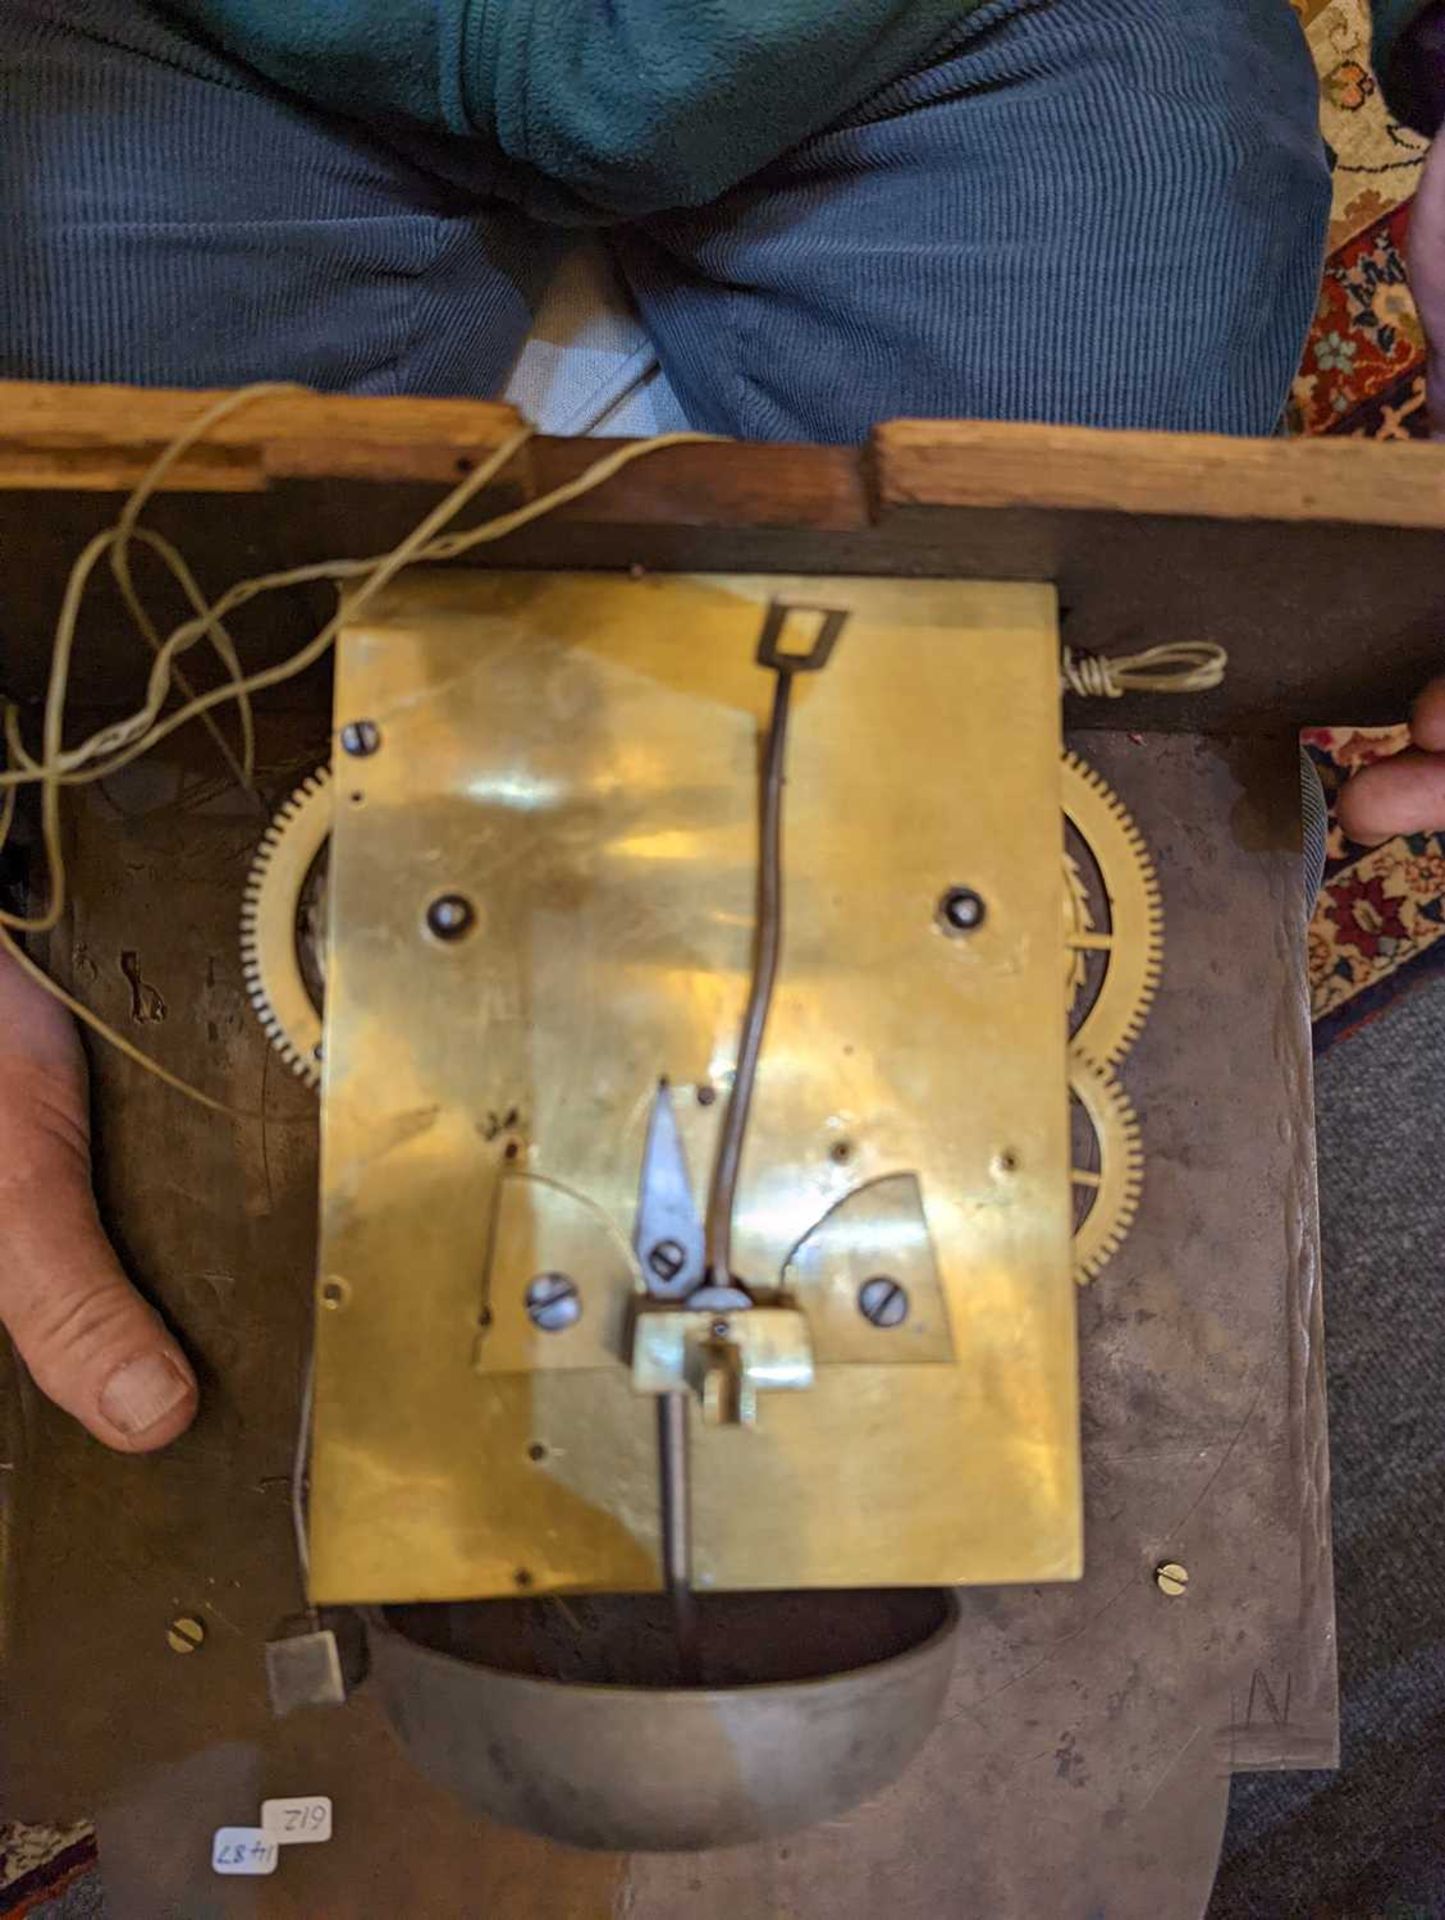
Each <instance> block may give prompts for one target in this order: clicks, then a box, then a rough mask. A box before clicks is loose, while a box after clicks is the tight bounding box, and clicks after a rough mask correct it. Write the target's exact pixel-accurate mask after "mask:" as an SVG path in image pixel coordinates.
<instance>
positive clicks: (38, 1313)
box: [0, 951, 196, 1453]
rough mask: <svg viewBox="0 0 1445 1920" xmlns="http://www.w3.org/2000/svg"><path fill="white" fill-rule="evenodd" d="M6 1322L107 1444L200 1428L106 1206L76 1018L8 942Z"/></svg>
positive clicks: (1, 1096)
mask: <svg viewBox="0 0 1445 1920" xmlns="http://www.w3.org/2000/svg"><path fill="white" fill-rule="evenodd" d="M0 1322H3V1323H4V1325H5V1327H6V1329H7V1330H8V1332H9V1334H10V1336H11V1338H12V1339H13V1340H14V1342H15V1345H16V1347H17V1348H18V1349H19V1352H20V1355H21V1358H22V1359H23V1360H24V1361H25V1364H26V1365H27V1366H28V1367H29V1369H30V1371H31V1373H32V1375H33V1376H34V1378H35V1381H36V1384H37V1385H38V1386H39V1387H40V1389H41V1390H42V1392H44V1393H46V1394H48V1395H49V1396H50V1398H51V1399H52V1400H53V1401H54V1402H55V1403H56V1405H57V1406H60V1407H63V1408H64V1409H65V1411H66V1412H67V1413H72V1414H74V1415H75V1417H76V1419H77V1420H79V1421H80V1423H81V1424H82V1426H84V1427H87V1428H88V1429H89V1430H90V1432H91V1433H93V1434H94V1435H95V1437H96V1439H97V1440H103V1441H104V1442H105V1444H106V1445H107V1446H108V1447H115V1448H117V1449H119V1450H120V1451H121V1452H124V1453H148V1452H150V1451H151V1450H152V1449H153V1448H155V1447H163V1446H165V1445H166V1444H167V1443H168V1442H169V1441H171V1440H174V1439H175V1437H176V1435H177V1434H178V1433H181V1432H183V1431H184V1429H185V1428H186V1427H188V1426H189V1425H190V1423H191V1420H192V1419H193V1417H194V1415H195V1411H196V1381H195V1376H194V1374H193V1373H192V1372H191V1369H190V1367H189V1365H188V1364H187V1362H186V1358H185V1355H184V1354H183V1353H182V1352H181V1350H180V1348H179V1347H178V1346H177V1344H176V1342H175V1341H174V1340H173V1339H172V1337H171V1335H170V1334H169V1333H168V1332H167V1330H166V1328H165V1325H164V1324H163V1322H162V1321H161V1319H160V1316H159V1315H158V1314H156V1313H155V1312H154V1311H153V1310H152V1309H151V1308H150V1307H148V1306H147V1305H146V1303H145V1301H144V1300H142V1299H141V1297H140V1295H139V1294H138V1293H137V1292H136V1290H135V1288H134V1287H132V1286H131V1284H130V1282H129V1281H128V1280H127V1279H126V1277H125V1275H124V1274H123V1273H122V1272H121V1270H120V1265H119V1262H118V1261H117V1260H116V1257H115V1254H114V1252H113V1251H112V1250H111V1246H110V1243H109V1241H108V1240H107V1239H106V1237H105V1234H104V1232H103V1231H102V1229H101V1225H100V1221H99V1219H98V1218H97V1216H96V1211H95V1202H94V1200H93V1199H92V1197H91V1191H90V1127H89V1122H88V1115H87V1099H86V1076H85V1058H84V1055H83V1054H82V1052H81V1050H80V1042H79V1040H78V1039H77V1037H76V1034H75V1029H74V1027H73V1025H72V1024H71V1020H70V1016H69V1014H68V1013H66V1011H65V1009H64V1008H63V1007H61V1006H58V1005H57V1004H56V1002H55V1001H54V1000H52V999H51V998H50V996H49V995H48V994H47V993H46V992H45V991H44V990H43V989H42V988H40V987H38V986H36V985H35V983H34V982H33V981H31V980H29V979H27V978H26V976H25V975H24V974H23V973H22V972H21V970H20V968H19V967H18V966H16V964H15V962H14V961H13V960H12V959H11V957H10V956H9V955H8V954H6V953H4V952H3V951H0Z"/></svg>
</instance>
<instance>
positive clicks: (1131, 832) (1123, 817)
mask: <svg viewBox="0 0 1445 1920" xmlns="http://www.w3.org/2000/svg"><path fill="white" fill-rule="evenodd" d="M1063 775H1064V780H1063V808H1064V818H1065V819H1066V820H1067V821H1069V822H1070V823H1071V824H1072V826H1073V827H1074V830H1075V831H1076V832H1077V834H1078V835H1079V838H1080V839H1081V840H1082V841H1083V842H1084V844H1085V846H1086V847H1087V848H1088V850H1089V853H1090V856H1091V857H1092V859H1093V862H1094V864H1095V865H1096V866H1097V868H1098V873H1099V879H1100V881H1101V883H1102V886H1103V893H1104V898H1103V900H1102V901H1101V902H1099V903H1098V908H1099V910H1097V911H1096V908H1095V906H1094V905H1093V904H1091V902H1090V897H1089V892H1090V890H1089V886H1088V883H1087V880H1086V877H1085V875H1084V873H1083V872H1082V871H1081V868H1080V865H1079V862H1078V861H1077V860H1075V859H1074V858H1073V857H1072V856H1071V855H1070V854H1069V853H1068V852H1065V854H1064V890H1063V891H1064V905H1063V912H1064V947H1065V953H1066V963H1065V970H1064V992H1065V998H1066V1003H1067V1005H1068V1008H1069V1014H1070V1026H1071V1030H1072V1038H1073V1041H1074V1043H1075V1044H1076V1045H1077V1046H1078V1047H1079V1048H1080V1049H1081V1050H1082V1051H1083V1052H1084V1053H1085V1054H1087V1055H1088V1056H1089V1057H1090V1058H1091V1059H1093V1060H1097V1061H1102V1062H1103V1063H1104V1065H1106V1066H1113V1065H1114V1064H1115V1063H1116V1062H1117V1061H1118V1060H1119V1059H1120V1058H1121V1056H1122V1055H1123V1054H1124V1053H1125V1052H1126V1051H1127V1050H1128V1048H1129V1046H1130V1044H1131V1042H1132V1041H1133V1040H1134V1038H1135V1036H1136V1035H1137V1034H1138V1032H1139V1029H1140V1028H1141V1027H1142V1026H1143V1024H1144V1017H1145V1015H1146V1014H1147V1013H1148V1011H1149V1003H1150V1002H1151V1001H1152V1000H1153V998H1154V992H1155V989H1156V988H1157V987H1158V984H1159V968H1160V961H1161V957H1162V952H1163V945H1164V912H1163V907H1162V905H1161V903H1160V898H1159V882H1158V880H1157V878H1156V877H1155V873H1154V862H1153V861H1152V860H1151V859H1150V857H1149V849H1148V847H1147V846H1146V845H1145V844H1144V837H1143V835H1142V834H1141V833H1140V831H1139V829H1138V828H1137V827H1136V826H1135V825H1134V822H1133V820H1132V819H1131V818H1130V816H1129V813H1128V811H1127V809H1126V808H1125V806H1124V804H1123V802H1122V801H1121V800H1120V799H1119V798H1118V796H1117V795H1116V794H1115V792H1114V790H1113V788H1112V787H1110V785H1109V783H1108V782H1107V781H1106V780H1105V779H1104V778H1103V776H1102V775H1101V774H1098V773H1096V772H1095V771H1094V769H1093V768H1092V767H1091V766H1089V765H1088V763H1087V762H1086V761H1083V760H1081V759H1080V758H1079V757H1078V755H1077V754H1074V753H1066V754H1065V755H1064V758H1063ZM1101 923H1102V924H1101ZM1094 953H1097V954H1100V955H1101V956H1102V977H1101V978H1099V980H1098V983H1097V986H1096V987H1095V988H1094V989H1093V996H1092V999H1089V998H1088V994H1089V978H1088V976H1089V972H1090V967H1089V956H1090V955H1091V954H1094ZM1081 1000H1085V1001H1086V1002H1087V1004H1086V1005H1085V1007H1084V1011H1083V1014H1082V1016H1081V1017H1079V1016H1078V1015H1077V1009H1078V1006H1079V1003H1080V1001H1081ZM1076 1018H1077V1025H1075V1024H1074V1021H1075V1019H1076Z"/></svg>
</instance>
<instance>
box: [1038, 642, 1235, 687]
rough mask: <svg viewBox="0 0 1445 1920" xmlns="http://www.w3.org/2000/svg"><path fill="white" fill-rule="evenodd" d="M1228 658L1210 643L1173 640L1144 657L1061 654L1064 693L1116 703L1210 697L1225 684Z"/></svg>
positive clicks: (1070, 649) (1069, 649) (1064, 649)
mask: <svg viewBox="0 0 1445 1920" xmlns="http://www.w3.org/2000/svg"><path fill="white" fill-rule="evenodd" d="M1228 665H1229V655H1228V654H1227V653H1226V652H1225V650H1224V648H1223V647H1221V646H1216V644H1215V643H1214V641H1212V640H1173V641H1169V642H1167V643H1166V644H1165V645H1164V646H1159V647H1146V648H1145V649H1144V651H1143V652H1142V653H1113V654H1105V653H1081V652H1076V651H1075V649H1074V648H1073V647H1068V646H1065V647H1061V648H1060V649H1059V679H1060V681H1061V682H1062V684H1063V688H1064V691H1065V692H1066V693H1077V694H1081V695H1082V696H1083V697H1084V698H1085V699H1104V700H1118V699H1120V698H1122V696H1123V695H1124V694H1126V693H1208V692H1210V691H1211V690H1212V689H1213V688H1214V687H1217V686H1219V685H1221V683H1222V682H1223V680H1224V672H1225V668H1226V667H1227V666H1228Z"/></svg>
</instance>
